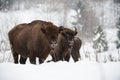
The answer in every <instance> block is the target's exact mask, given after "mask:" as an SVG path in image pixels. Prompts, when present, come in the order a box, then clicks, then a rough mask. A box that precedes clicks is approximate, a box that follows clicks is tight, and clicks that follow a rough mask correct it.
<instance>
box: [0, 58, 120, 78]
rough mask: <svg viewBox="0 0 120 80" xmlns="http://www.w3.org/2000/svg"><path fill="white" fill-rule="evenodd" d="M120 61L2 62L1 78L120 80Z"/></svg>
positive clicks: (0, 65) (0, 66) (0, 67)
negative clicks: (25, 63)
mask: <svg viewBox="0 0 120 80" xmlns="http://www.w3.org/2000/svg"><path fill="white" fill-rule="evenodd" d="M119 67H120V63H119V62H117V63H111V62H110V63H97V62H90V61H85V60H84V61H79V62H77V63H72V62H70V63H68V62H61V61H60V62H57V63H54V62H51V63H43V64H41V65H32V64H27V65H21V64H13V63H2V64H0V80H41V79H42V80H120V71H119Z"/></svg>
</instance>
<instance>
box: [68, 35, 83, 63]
mask: <svg viewBox="0 0 120 80" xmlns="http://www.w3.org/2000/svg"><path fill="white" fill-rule="evenodd" d="M69 45H70V48H69V49H68V52H67V54H69V55H71V56H72V58H73V60H74V62H77V61H78V60H79V58H81V57H80V53H79V50H80V48H81V45H82V41H81V40H80V39H79V38H78V37H75V38H74V39H73V40H72V41H71V42H70V44H69Z"/></svg>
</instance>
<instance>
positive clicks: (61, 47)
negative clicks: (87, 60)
mask: <svg viewBox="0 0 120 80" xmlns="http://www.w3.org/2000/svg"><path fill="white" fill-rule="evenodd" d="M61 27H62V26H61ZM76 34H77V31H76V30H75V31H73V30H71V29H68V28H63V30H62V31H61V32H60V34H59V36H58V45H57V46H56V48H55V49H54V50H51V52H50V54H51V56H52V60H51V61H54V62H56V61H59V60H62V61H63V60H65V61H68V62H69V59H70V54H71V52H73V54H71V55H72V57H73V59H74V60H75V62H76V61H77V60H78V58H79V57H80V55H79V49H80V46H81V43H80V41H79V39H76V38H74V37H75V35H76ZM75 47H76V48H75ZM70 50H71V51H70ZM74 50H77V51H76V52H74ZM76 58H77V59H76ZM48 62H50V61H48Z"/></svg>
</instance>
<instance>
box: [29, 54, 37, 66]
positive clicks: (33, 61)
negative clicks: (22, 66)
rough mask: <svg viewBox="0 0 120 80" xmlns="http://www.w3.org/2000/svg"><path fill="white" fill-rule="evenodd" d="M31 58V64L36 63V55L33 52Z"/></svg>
mask: <svg viewBox="0 0 120 80" xmlns="http://www.w3.org/2000/svg"><path fill="white" fill-rule="evenodd" d="M29 59H30V63H31V64H36V57H35V56H34V55H33V54H31V55H30V57H29Z"/></svg>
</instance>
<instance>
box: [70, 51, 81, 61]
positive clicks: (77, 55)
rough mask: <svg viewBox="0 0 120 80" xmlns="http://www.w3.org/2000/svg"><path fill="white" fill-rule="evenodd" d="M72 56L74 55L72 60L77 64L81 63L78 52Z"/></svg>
mask: <svg viewBox="0 0 120 80" xmlns="http://www.w3.org/2000/svg"><path fill="white" fill-rule="evenodd" d="M71 55H72V58H73V60H74V62H77V61H79V57H80V56H79V53H78V52H76V53H71Z"/></svg>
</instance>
